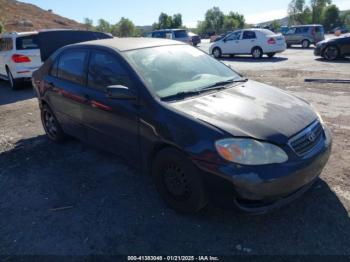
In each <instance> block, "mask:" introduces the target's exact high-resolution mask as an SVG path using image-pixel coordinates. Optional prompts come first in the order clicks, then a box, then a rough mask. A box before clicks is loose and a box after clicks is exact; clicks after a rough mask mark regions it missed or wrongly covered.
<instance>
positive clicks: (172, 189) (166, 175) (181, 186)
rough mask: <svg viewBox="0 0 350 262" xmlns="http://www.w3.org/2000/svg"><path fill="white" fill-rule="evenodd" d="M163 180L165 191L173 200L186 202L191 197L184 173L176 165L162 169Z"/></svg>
mask: <svg viewBox="0 0 350 262" xmlns="http://www.w3.org/2000/svg"><path fill="white" fill-rule="evenodd" d="M163 179H164V185H165V187H166V189H167V190H168V192H169V193H170V194H171V195H172V196H173V197H174V198H176V199H178V200H186V199H188V198H189V196H190V195H191V190H190V185H189V183H188V180H187V178H186V175H185V172H184V171H183V170H182V169H181V168H180V167H179V166H177V165H176V164H171V165H168V166H167V167H165V168H164V170H163Z"/></svg>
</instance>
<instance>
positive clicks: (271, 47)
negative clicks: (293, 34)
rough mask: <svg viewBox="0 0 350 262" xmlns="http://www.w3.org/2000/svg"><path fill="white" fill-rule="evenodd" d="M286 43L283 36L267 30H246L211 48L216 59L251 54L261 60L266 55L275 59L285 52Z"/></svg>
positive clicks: (236, 32)
mask: <svg viewBox="0 0 350 262" xmlns="http://www.w3.org/2000/svg"><path fill="white" fill-rule="evenodd" d="M286 48H287V45H286V41H285V39H284V37H283V35H281V34H275V33H274V32H272V31H270V30H267V29H256V28H254V29H244V30H238V31H235V32H233V33H231V34H229V35H227V36H226V37H224V38H222V39H220V40H218V41H216V42H214V43H213V44H212V45H211V46H210V54H212V55H214V57H215V58H220V57H221V56H222V55H231V56H233V55H238V54H251V55H252V56H253V58H261V57H262V56H263V55H264V54H266V55H267V56H268V57H273V56H274V55H275V54H276V53H280V52H283V51H285V50H286Z"/></svg>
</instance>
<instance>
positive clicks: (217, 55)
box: [213, 47, 222, 59]
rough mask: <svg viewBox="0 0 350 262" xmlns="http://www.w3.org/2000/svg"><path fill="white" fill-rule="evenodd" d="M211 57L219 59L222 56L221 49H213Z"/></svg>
mask: <svg viewBox="0 0 350 262" xmlns="http://www.w3.org/2000/svg"><path fill="white" fill-rule="evenodd" d="M213 56H214V57H215V58H216V59H219V58H220V57H221V56H222V53H221V49H220V48H218V47H215V48H214V50H213Z"/></svg>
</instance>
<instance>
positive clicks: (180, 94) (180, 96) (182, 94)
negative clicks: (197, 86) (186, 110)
mask: <svg viewBox="0 0 350 262" xmlns="http://www.w3.org/2000/svg"><path fill="white" fill-rule="evenodd" d="M200 93H201V92H200V91H197V90H196V91H186V92H178V93H176V94H173V95H170V96H165V97H162V98H161V100H162V101H171V100H180V99H185V98H186V97H189V96H196V95H199V94H200Z"/></svg>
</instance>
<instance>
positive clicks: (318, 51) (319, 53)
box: [314, 45, 322, 56]
mask: <svg viewBox="0 0 350 262" xmlns="http://www.w3.org/2000/svg"><path fill="white" fill-rule="evenodd" d="M314 55H315V56H322V46H320V45H317V46H316V47H315V49H314Z"/></svg>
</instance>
